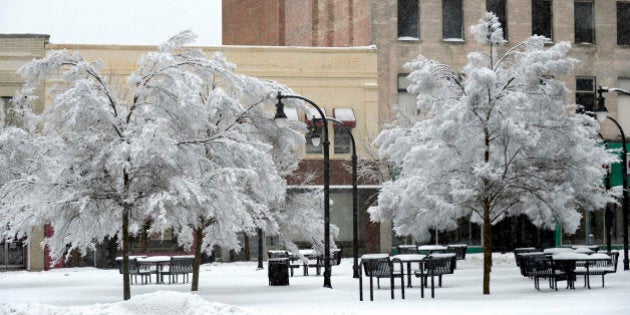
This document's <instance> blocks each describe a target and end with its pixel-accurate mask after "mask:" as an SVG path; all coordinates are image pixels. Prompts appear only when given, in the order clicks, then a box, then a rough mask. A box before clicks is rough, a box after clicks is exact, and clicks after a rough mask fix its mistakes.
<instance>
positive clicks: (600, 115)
mask: <svg viewBox="0 0 630 315" xmlns="http://www.w3.org/2000/svg"><path fill="white" fill-rule="evenodd" d="M610 91H615V92H618V93H622V94H627V95H630V92H628V91H625V90H622V89H618V88H602V87H601V86H600V87H599V88H598V89H597V93H598V94H599V96H598V97H597V107H598V108H597V110H596V111H595V115H596V117H597V120H598V121H599V122H603V121H604V120H606V119H609V120H610V121H612V122H613V123H614V124H615V126H617V128H618V129H619V133H620V134H621V171H622V174H621V185H622V191H623V195H622V196H623V197H622V203H621V204H622V211H623V214H622V224H623V256H624V258H623V270H629V269H630V266H629V263H630V261H629V260H628V207H629V206H630V205H629V202H630V196H628V164H627V163H628V161H627V160H626V154H627V153H628V152H627V150H626V136H625V134H624V132H623V129H622V128H621V125H619V122H617V120H615V119H614V118H612V117H610V116H608V114H607V113H608V110H607V109H606V99H605V98H604V96H603V95H602V93H607V92H610Z"/></svg>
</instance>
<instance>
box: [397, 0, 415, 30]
mask: <svg viewBox="0 0 630 315" xmlns="http://www.w3.org/2000/svg"><path fill="white" fill-rule="evenodd" d="M418 1H419V0H398V38H399V39H405V38H410V39H418V38H420V32H419V27H418V24H419V23H418V22H419V19H418V16H419V14H418V12H419V11H418Z"/></svg>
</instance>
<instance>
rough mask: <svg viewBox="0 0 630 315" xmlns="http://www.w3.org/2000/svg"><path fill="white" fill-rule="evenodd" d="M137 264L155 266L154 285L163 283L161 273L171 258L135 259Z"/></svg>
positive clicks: (150, 257) (149, 257)
mask: <svg viewBox="0 0 630 315" xmlns="http://www.w3.org/2000/svg"><path fill="white" fill-rule="evenodd" d="M136 260H137V261H138V264H145V265H152V266H155V283H157V284H160V283H164V279H163V277H162V271H163V269H164V265H165V264H167V263H170V262H171V256H148V257H143V258H138V259H136Z"/></svg>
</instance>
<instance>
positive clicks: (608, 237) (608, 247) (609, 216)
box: [604, 165, 612, 254]
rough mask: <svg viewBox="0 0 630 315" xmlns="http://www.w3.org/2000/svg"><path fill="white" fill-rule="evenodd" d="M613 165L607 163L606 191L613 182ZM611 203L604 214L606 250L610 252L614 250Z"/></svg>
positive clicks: (607, 205)
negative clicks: (611, 172)
mask: <svg viewBox="0 0 630 315" xmlns="http://www.w3.org/2000/svg"><path fill="white" fill-rule="evenodd" d="M610 171H611V167H610V166H609V165H606V180H605V181H606V183H605V185H606V191H609V190H610V188H611V186H612V184H611V182H610V180H611V178H610V177H611V174H610ZM610 206H611V204H610V203H607V204H606V210H605V211H606V212H605V214H604V221H605V224H604V225H605V226H606V252H607V253H609V254H610V252H611V251H612V210H611V209H610Z"/></svg>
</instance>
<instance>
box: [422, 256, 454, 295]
mask: <svg viewBox="0 0 630 315" xmlns="http://www.w3.org/2000/svg"><path fill="white" fill-rule="evenodd" d="M456 262H457V255H455V254H450V255H449V254H431V255H429V256H427V257H426V258H425V259H424V260H423V268H422V269H421V270H420V271H416V273H415V275H416V278H421V283H420V297H422V298H424V288H425V287H428V283H429V277H430V278H431V298H434V297H435V280H434V279H435V277H438V285H439V286H440V287H442V276H443V275H447V274H453V273H454V272H455V264H456Z"/></svg>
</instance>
